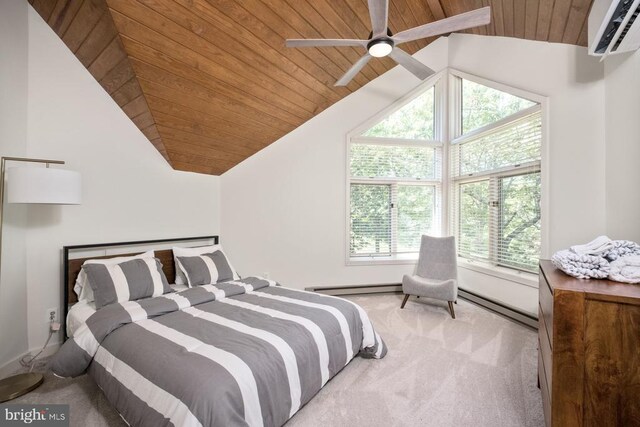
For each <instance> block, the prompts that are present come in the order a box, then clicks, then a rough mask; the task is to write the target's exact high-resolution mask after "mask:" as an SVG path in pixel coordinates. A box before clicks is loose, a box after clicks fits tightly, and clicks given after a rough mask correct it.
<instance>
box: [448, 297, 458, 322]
mask: <svg viewBox="0 0 640 427" xmlns="http://www.w3.org/2000/svg"><path fill="white" fill-rule="evenodd" d="M448 302H449V313H451V317H452V318H454V319H455V318H456V313H455V312H454V311H453V303H452V302H451V301H448Z"/></svg>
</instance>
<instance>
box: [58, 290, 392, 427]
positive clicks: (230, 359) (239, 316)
mask: <svg viewBox="0 0 640 427" xmlns="http://www.w3.org/2000/svg"><path fill="white" fill-rule="evenodd" d="M74 332H75V333H74V336H73V338H72V339H70V340H68V341H66V342H65V343H64V345H63V346H62V348H61V349H60V351H59V352H58V353H56V355H55V356H54V357H53V359H52V364H51V367H52V370H53V372H54V373H55V374H56V375H59V376H63V377H69V376H77V375H81V374H83V373H85V372H87V371H88V372H89V374H90V375H91V376H92V377H93V378H94V379H95V381H96V382H97V384H98V386H99V387H100V388H101V389H102V390H103V391H104V392H105V395H106V396H107V398H108V399H109V401H110V402H111V403H112V404H113V405H114V406H115V408H116V409H117V410H118V411H119V412H120V414H121V415H122V416H123V418H124V419H125V420H126V421H127V422H128V423H129V424H130V425H135V426H160V425H176V426H236V425H237V426H280V425H282V424H284V423H285V422H286V421H287V420H288V419H289V418H290V417H291V416H293V414H295V413H296V412H297V411H298V410H299V409H300V408H301V407H302V406H303V405H304V404H305V403H307V402H308V401H309V400H310V399H311V398H312V397H313V396H314V395H315V394H316V393H317V392H318V391H319V390H320V389H321V388H322V387H323V386H324V385H325V384H326V383H327V381H328V380H329V379H330V378H331V377H333V376H334V375H336V374H337V373H338V372H339V371H340V370H341V369H342V368H343V367H344V366H345V365H346V364H348V363H349V361H350V360H351V359H352V358H353V357H355V356H356V355H360V356H361V357H366V358H381V357H384V355H385V354H386V351H387V350H386V346H385V344H384V342H383V341H382V339H381V338H380V336H379V335H378V334H377V333H376V332H375V330H374V329H373V325H372V324H371V322H370V321H369V319H368V317H367V315H366V313H365V312H364V310H363V309H362V308H360V307H359V306H357V305H356V304H354V303H352V302H350V301H348V300H345V299H342V298H337V297H331V296H326V295H321V294H316V293H311V292H305V291H300V290H294V289H289V288H284V287H281V286H277V285H276V283H275V282H273V281H268V280H264V279H260V278H253V277H249V278H245V279H241V280H236V281H230V282H224V283H218V284H216V285H215V286H214V285H206V286H199V287H196V288H190V289H187V290H184V291H182V292H179V293H170V294H165V295H162V296H159V297H154V298H147V299H143V300H137V301H128V302H123V303H117V304H111V305H109V306H106V307H103V308H101V309H100V310H97V311H95V312H94V313H93V314H92V315H90V316H89V317H88V318H87V319H86V321H85V322H84V323H83V324H82V325H80V326H79V327H77V328H76V329H75V331H74Z"/></svg>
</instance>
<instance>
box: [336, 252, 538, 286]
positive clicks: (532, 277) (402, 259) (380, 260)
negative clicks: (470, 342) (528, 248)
mask: <svg viewBox="0 0 640 427" xmlns="http://www.w3.org/2000/svg"><path fill="white" fill-rule="evenodd" d="M417 262H418V254H405V255H395V256H388V257H356V258H348V259H347V262H346V265H347V266H369V265H415V264H416V263H417ZM458 268H464V269H467V270H472V271H475V272H478V273H482V274H486V275H488V276H493V277H497V278H500V279H504V280H508V281H510V282H516V283H519V284H522V285H525V286H529V287H532V288H536V289H537V288H538V276H537V275H536V274H533V273H527V272H524V271H517V270H512V269H510V268H505V267H498V266H492V265H488V264H485V263H482V262H478V261H476V262H472V261H469V260H467V259H464V258H458Z"/></svg>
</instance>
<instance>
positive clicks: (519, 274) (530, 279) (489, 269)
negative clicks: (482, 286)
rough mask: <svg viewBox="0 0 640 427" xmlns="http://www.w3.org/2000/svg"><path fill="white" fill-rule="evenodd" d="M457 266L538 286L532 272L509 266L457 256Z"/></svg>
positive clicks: (533, 286) (534, 286)
mask: <svg viewBox="0 0 640 427" xmlns="http://www.w3.org/2000/svg"><path fill="white" fill-rule="evenodd" d="M458 267H459V268H465V269H467V270H472V271H475V272H478V273H482V274H486V275H489V276H494V277H497V278H500V279H504V280H508V281H510V282H516V283H520V284H522V285H525V286H530V287H532V288H536V289H537V288H538V276H537V275H536V274H533V273H527V272H524V271H517V270H512V269H510V268H505V267H498V266H493V265H488V264H485V263H482V262H477V261H476V262H472V261H469V260H466V259H464V258H458Z"/></svg>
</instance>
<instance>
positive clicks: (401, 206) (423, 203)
mask: <svg viewBox="0 0 640 427" xmlns="http://www.w3.org/2000/svg"><path fill="white" fill-rule="evenodd" d="M434 202H435V187H434V186H432V185H429V186H426V185H398V249H397V250H398V252H416V251H418V250H419V249H420V240H421V238H422V235H423V234H428V233H429V232H430V231H431V228H432V227H433V219H434V208H435V206H434V205H435V203H434Z"/></svg>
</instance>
